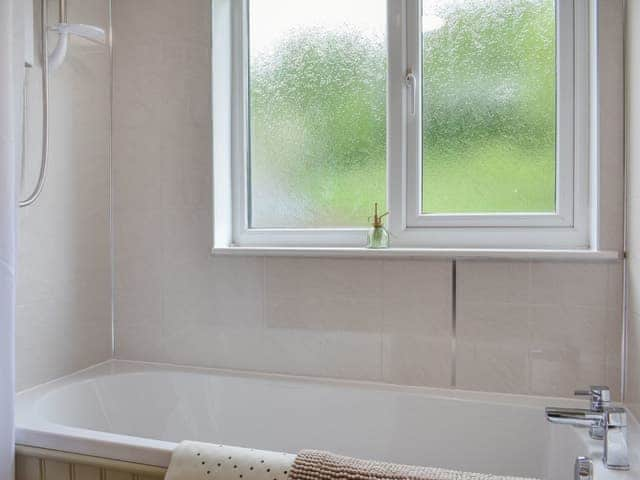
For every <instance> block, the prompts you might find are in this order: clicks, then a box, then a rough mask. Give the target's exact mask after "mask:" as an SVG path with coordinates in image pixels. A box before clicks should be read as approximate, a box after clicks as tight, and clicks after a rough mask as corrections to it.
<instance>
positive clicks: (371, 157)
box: [249, 0, 386, 228]
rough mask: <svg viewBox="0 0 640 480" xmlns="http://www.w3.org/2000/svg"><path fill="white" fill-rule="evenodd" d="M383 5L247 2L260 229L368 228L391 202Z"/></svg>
mask: <svg viewBox="0 0 640 480" xmlns="http://www.w3.org/2000/svg"><path fill="white" fill-rule="evenodd" d="M385 36H386V0H305V1H301V0H250V2H249V62H250V69H249V70H250V72H249V90H250V92H249V98H250V100H249V102H250V103H249V108H250V110H249V111H250V115H249V116H250V169H249V170H250V172H249V205H250V207H249V210H250V212H249V219H250V226H251V227H253V228H285V227H289V228H292V227H293V228H308V227H321V228H324V227H354V226H365V225H366V224H367V217H368V216H369V215H371V210H372V206H373V203H374V202H378V203H380V204H381V205H383V208H384V204H385V203H386V185H385V184H386V158H385V156H386V47H385V42H386V39H385Z"/></svg>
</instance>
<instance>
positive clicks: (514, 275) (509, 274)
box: [456, 260, 531, 303]
mask: <svg viewBox="0 0 640 480" xmlns="http://www.w3.org/2000/svg"><path fill="white" fill-rule="evenodd" d="M456 276H457V289H458V290H457V296H458V298H460V299H464V301H465V302H478V303H496V302H501V303H528V302H529V293H530V277H531V273H530V263H529V262H513V261H477V260H464V261H458V262H457V270H456Z"/></svg>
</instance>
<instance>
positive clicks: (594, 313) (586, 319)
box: [531, 305, 611, 353]
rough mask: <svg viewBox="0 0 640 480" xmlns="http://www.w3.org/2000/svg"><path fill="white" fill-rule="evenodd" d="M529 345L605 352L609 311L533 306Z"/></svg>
mask: <svg viewBox="0 0 640 480" xmlns="http://www.w3.org/2000/svg"><path fill="white" fill-rule="evenodd" d="M531 308H532V313H531V330H532V345H533V347H534V348H537V347H545V346H551V347H559V346H563V347H568V348H575V349H576V350H582V351H586V352H597V353H604V352H605V351H606V339H607V328H608V323H609V319H610V318H611V315H609V311H608V310H606V309H604V308H589V307H566V306H560V305H534V306H532V307H531Z"/></svg>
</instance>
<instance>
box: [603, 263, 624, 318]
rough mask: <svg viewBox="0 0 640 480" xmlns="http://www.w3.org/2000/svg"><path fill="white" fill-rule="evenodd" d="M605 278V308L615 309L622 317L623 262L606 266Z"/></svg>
mask: <svg viewBox="0 0 640 480" xmlns="http://www.w3.org/2000/svg"><path fill="white" fill-rule="evenodd" d="M607 270H608V273H609V275H608V278H607V305H606V306H607V308H610V309H617V310H619V311H620V315H622V302H623V298H622V297H623V293H624V270H623V262H622V261H618V262H615V263H610V264H608V267H607Z"/></svg>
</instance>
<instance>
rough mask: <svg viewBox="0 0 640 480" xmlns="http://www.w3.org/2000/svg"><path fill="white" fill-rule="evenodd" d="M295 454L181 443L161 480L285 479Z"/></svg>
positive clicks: (208, 444)
mask: <svg viewBox="0 0 640 480" xmlns="http://www.w3.org/2000/svg"><path fill="white" fill-rule="evenodd" d="M294 459H295V455H291V454H288V453H281V452H266V451H264V450H254V449H252V448H241V447H227V446H226V445H214V444H210V443H199V442H182V443H180V445H178V446H177V447H176V449H175V450H174V451H173V454H172V455H171V463H170V464H169V469H168V470H167V474H166V476H165V477H164V478H165V480H287V475H288V474H289V471H290V469H291V465H292V464H293V460H294Z"/></svg>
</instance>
